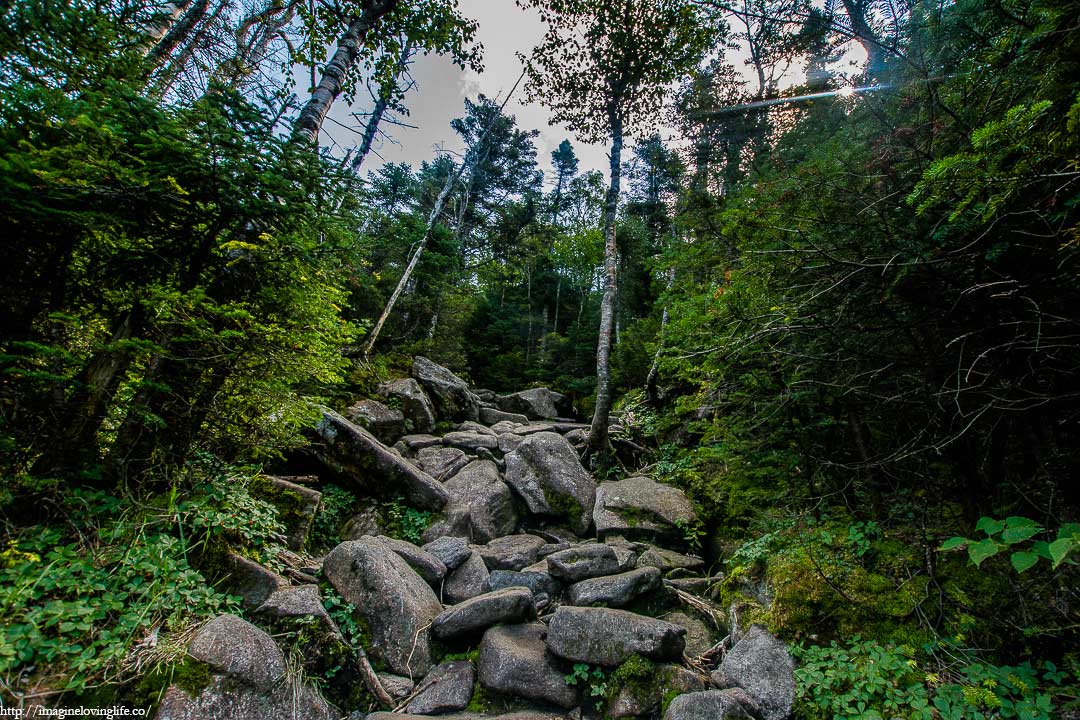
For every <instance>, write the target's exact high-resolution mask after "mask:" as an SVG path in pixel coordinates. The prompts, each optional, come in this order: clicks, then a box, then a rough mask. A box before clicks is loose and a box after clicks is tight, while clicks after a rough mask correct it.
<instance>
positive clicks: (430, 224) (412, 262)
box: [364, 70, 525, 357]
mask: <svg viewBox="0 0 1080 720" xmlns="http://www.w3.org/2000/svg"><path fill="white" fill-rule="evenodd" d="M523 77H525V71H524V70H522V71H521V75H519V76H518V79H517V82H515V83H514V87H512V88H511V89H510V92H509V93H507V95H506V99H505V100H503V102H502V105H500V106H499V112H497V113H496V114H495V117H494V118H493V119H492V121H491V123H490V124H489V125H488V126H487V127H486V128H484V132H483V133H482V134H481V135H480V139H479V140H478V141H477V146H482V145H483V144H484V141H485V140H486V139H487V135H488V132H489V131H490V130H491V128H492V127H494V125H495V123H496V122H498V120H499V117H500V116H501V115H502V111H503V108H505V107H506V103H508V102H510V98H511V97H513V95H514V91H515V90H517V87H518V85H519V84H520V83H521V79H522V78H523ZM477 155H479V153H473V152H472V151H470V152H469V153H467V154H466V156H465V159H464V160H462V162H461V166H460V167H458V169H457V170H456V171H454V172H452V173H450V175H449V176H448V177H447V178H446V184H445V185H443V189H442V190H441V191H440V192H439V197H438V198H436V200H435V206H434V207H433V208H431V214H430V215H428V220H427V225H426V226H425V227H424V236H423V237H422V238H420V242H419V243H418V244H417V246H416V250H415V251H414V252H413V255H412V257H411V258H410V259H409V264H408V265H406V266H405V272H404V273H403V274H402V275H401V279H400V280H398V284H397V287H395V288H394V292H393V293H391V295H390V299H389V300H387V301H386V307H385V308H383V311H382V315H380V316H379V320H378V322H376V323H375V327H373V328H372V329H371V335H370V336H369V337H368V341H367V343H365V344H364V357H367V356H368V355H370V354H371V349H372V348H373V347H375V342H376V341H377V340H378V339H379V333H381V332H382V329H383V325H385V324H386V320H387V318H389V317H390V313H391V312H393V311H394V305H396V304H397V301H398V298H399V297H401V293H402V291H403V290H404V289H405V286H406V285H407V284H408V283H409V279H410V278H412V274H413V271H414V270H416V266H417V265H418V264H419V262H420V256H421V255H422V254H423V252H424V248H425V247H427V243H428V239H429V238H430V237H431V230H432V229H433V228H434V227H435V222H436V221H437V220H438V219H439V215H441V214H442V210H443V207H444V206H445V205H446V199H447V198H448V197H450V191H451V190H452V189H453V187H454V185H456V184H457V182H458V180H459V179H461V175H462V173H464V172H465V169H466V167H468V166H469V165H470V164H471V163H473V162H474V161H475V159H476V157H477Z"/></svg>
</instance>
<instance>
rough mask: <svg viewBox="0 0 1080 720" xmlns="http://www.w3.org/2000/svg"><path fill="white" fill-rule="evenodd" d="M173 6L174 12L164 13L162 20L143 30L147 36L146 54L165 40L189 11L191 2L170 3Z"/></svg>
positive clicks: (186, 0)
mask: <svg viewBox="0 0 1080 720" xmlns="http://www.w3.org/2000/svg"><path fill="white" fill-rule="evenodd" d="M169 4H170V5H171V6H172V10H170V11H169V12H167V13H163V15H162V17H161V19H160V20H158V21H157V22H155V23H150V24H148V25H146V26H145V27H144V28H143V30H144V32H145V33H146V35H147V38H146V52H147V53H148V54H149V53H150V52H151V51H152V50H153V49H154V48H155V47H156V46H157V44H158V43H159V42H161V39H162V38H164V37H165V36H166V35H167V34H168V33H169V31H170V30H172V29H173V27H174V26H175V25H176V21H177V20H179V19H180V18H181V17H183V15H184V12H186V11H187V9H188V7H189V6H190V5H191V0H182V2H176V3H169Z"/></svg>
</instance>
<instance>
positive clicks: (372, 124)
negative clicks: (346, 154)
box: [351, 42, 416, 173]
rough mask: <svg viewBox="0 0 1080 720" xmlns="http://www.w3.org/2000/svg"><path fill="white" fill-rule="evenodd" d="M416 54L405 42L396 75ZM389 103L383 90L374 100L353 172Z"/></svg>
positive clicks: (401, 72)
mask: <svg viewBox="0 0 1080 720" xmlns="http://www.w3.org/2000/svg"><path fill="white" fill-rule="evenodd" d="M414 54H416V48H415V47H413V44H412V42H406V43H405V47H403V48H402V49H401V57H400V58H398V64H397V76H398V77H399V78H400V77H401V76H402V75H404V74H405V71H406V70H407V69H408V67H409V60H411V59H412V56H413V55H414ZM389 105H390V93H389V91H387V90H384V91H383V92H382V93H381V94H380V95H379V99H378V100H376V101H375V107H373V108H372V109H371V117H369V118H368V122H367V126H366V127H365V128H364V137H363V138H361V140H360V147H359V148H358V149H357V151H356V155H355V156H354V157H353V160H352V166H351V167H352V171H353V173H358V172H360V166H361V165H363V164H364V159H365V158H366V157H367V156H368V153H369V152H371V145H372V144H373V143H374V142H375V136H376V135H377V134H378V132H379V123H381V122H382V119H383V115H385V114H386V108H387V107H388V106H389Z"/></svg>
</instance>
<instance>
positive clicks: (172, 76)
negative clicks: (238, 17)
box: [151, 0, 229, 98]
mask: <svg viewBox="0 0 1080 720" xmlns="http://www.w3.org/2000/svg"><path fill="white" fill-rule="evenodd" d="M228 5H229V3H228V0H218V4H217V7H216V8H214V13H213V14H212V15H211V16H210V17H209V18H207V19H206V20H205V21H204V22H203V23H201V27H199V29H198V32H196V33H195V35H194V36H192V37H191V38H190V39H189V40H188V41H187V42H186V43H185V44H184V47H183V48H181V50H180V52H178V53H177V54H176V55H175V56H174V57H173V59H172V60H171V61H169V64H168V66H166V68H165V69H164V70H162V71H161V72H160V73H158V76H157V78H156V79H155V81H154V86H153V89H152V90H151V93H152V94H153V95H155V96H157V97H159V98H160V97H164V96H165V95H166V94H168V92H169V90H171V89H172V87H173V85H174V84H175V83H176V81H177V80H178V79H179V78H180V76H181V75H183V74H184V70H186V69H187V66H188V63H190V62H191V58H192V56H194V55H195V51H196V50H197V49H198V48H199V46H200V45H202V44H203V42H204V41H205V40H206V38H207V37H208V36H209V34H210V29H211V28H212V27H213V26H214V24H215V23H216V22H217V21H218V19H219V18H220V17H221V16H222V15H224V14H225V10H226V9H227V8H228Z"/></svg>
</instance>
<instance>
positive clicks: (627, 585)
mask: <svg viewBox="0 0 1080 720" xmlns="http://www.w3.org/2000/svg"><path fill="white" fill-rule="evenodd" d="M658 587H660V571H659V570H657V569H656V568H653V567H646V568H638V569H637V570H631V571H630V572H625V573H619V574H618V575H608V576H606V577H597V578H591V579H588V580H582V581H581V582H577V583H574V584H573V585H571V586H570V587H569V588H567V590H566V597H565V598H564V600H563V602H565V603H566V604H567V605H606V606H608V607H622V606H623V605H627V604H629V603H630V602H631V601H633V600H634V599H636V598H637V597H638V596H639V595H644V594H645V593H647V592H650V591H652V590H655V589H656V588H658Z"/></svg>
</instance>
